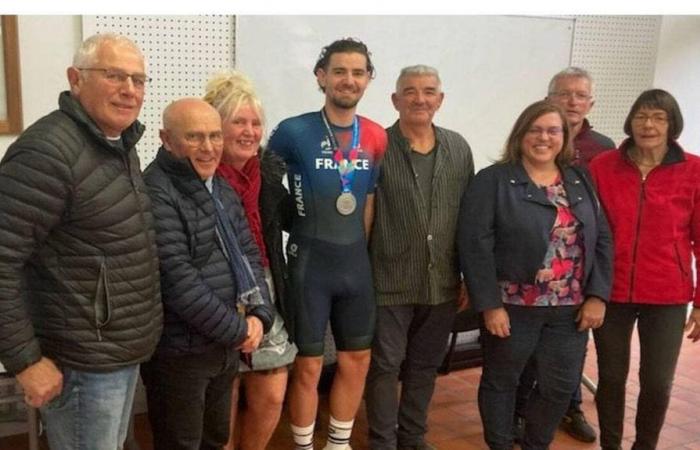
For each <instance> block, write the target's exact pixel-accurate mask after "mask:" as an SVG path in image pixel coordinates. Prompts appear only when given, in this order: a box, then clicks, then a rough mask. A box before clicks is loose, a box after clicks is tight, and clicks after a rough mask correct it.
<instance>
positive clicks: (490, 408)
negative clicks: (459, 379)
mask: <svg viewBox="0 0 700 450" xmlns="http://www.w3.org/2000/svg"><path fill="white" fill-rule="evenodd" d="M569 133H570V131H569V126H568V124H567V121H566V116H565V115H564V113H563V111H562V110H561V109H560V108H559V107H557V106H555V105H553V104H551V103H549V102H546V101H540V102H536V103H533V104H532V105H530V106H528V107H527V108H526V109H525V110H524V111H523V112H522V114H520V117H518V120H517V121H516V122H515V125H514V126H513V130H512V131H511V133H510V136H509V137H508V141H507V143H506V148H505V150H504V152H503V155H502V156H501V159H500V160H499V161H498V162H497V163H496V164H493V165H492V166H490V167H487V168H485V169H483V170H481V171H480V172H479V174H477V176H476V177H475V179H474V181H473V182H472V184H471V186H470V187H469V189H468V191H467V194H466V195H465V197H464V199H463V201H462V205H461V212H460V227H459V239H458V240H459V250H460V259H461V264H462V269H463V271H464V276H465V281H466V284H467V288H468V290H469V296H470V299H471V303H472V305H473V307H474V308H475V309H476V310H477V311H479V312H481V314H482V338H481V339H482V346H483V351H484V366H483V372H482V377H481V383H480V386H479V411H480V413H481V419H482V422H483V426H484V437H485V440H486V443H487V444H488V445H489V448H491V449H492V450H505V449H508V450H510V449H512V446H513V433H512V425H513V413H514V407H515V393H516V389H517V386H518V380H519V378H520V374H521V373H522V371H523V369H524V367H525V365H526V363H527V362H528V361H529V360H530V358H534V361H535V365H536V374H537V384H538V388H537V389H536V390H535V391H534V392H533V394H532V396H531V398H530V401H529V403H528V407H527V410H526V413H525V435H524V438H523V441H522V442H521V447H522V448H523V449H525V450H532V449H546V448H548V446H549V444H550V443H551V441H552V439H553V437H554V432H555V430H556V428H557V425H558V424H559V422H560V421H561V418H562V416H563V415H564V413H565V411H566V409H567V407H568V404H569V400H570V398H571V394H572V392H573V391H574V389H575V388H576V385H577V383H578V380H579V378H580V374H581V367H582V364H583V355H584V350H585V347H586V342H587V340H588V330H589V329H591V328H597V327H599V326H600V325H601V324H602V323H603V318H604V316H605V302H606V300H607V298H608V295H609V292H610V284H611V271H612V270H611V264H612V261H611V253H612V248H611V246H612V243H611V241H610V236H609V230H608V225H607V222H606V220H605V216H604V214H603V212H602V210H601V208H600V205H599V204H598V201H597V198H596V195H595V192H594V190H593V187H592V185H591V184H590V183H589V180H588V179H587V177H586V175H585V174H584V173H583V172H582V171H581V170H580V169H575V168H572V167H571V166H570V164H569V163H570V161H571V157H572V150H571V146H570V134H569Z"/></svg>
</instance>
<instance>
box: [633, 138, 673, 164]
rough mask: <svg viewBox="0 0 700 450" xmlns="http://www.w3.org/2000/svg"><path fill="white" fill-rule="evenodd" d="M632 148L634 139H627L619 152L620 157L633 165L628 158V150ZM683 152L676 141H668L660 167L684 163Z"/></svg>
mask: <svg viewBox="0 0 700 450" xmlns="http://www.w3.org/2000/svg"><path fill="white" fill-rule="evenodd" d="M633 146H634V139H632V138H627V139H625V140H624V142H622V144H620V151H621V152H622V157H623V158H624V160H625V161H627V162H628V163H630V164H632V165H635V163H634V161H632V158H630V154H629V152H630V150H631V149H632V147H633ZM685 160H686V158H685V151H684V150H683V147H681V145H680V144H679V143H678V142H677V141H673V140H671V141H668V151H667V152H666V154H665V155H664V159H663V160H662V161H661V165H662V166H667V165H669V164H676V163H682V162H685Z"/></svg>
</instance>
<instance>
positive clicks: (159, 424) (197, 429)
mask: <svg viewBox="0 0 700 450" xmlns="http://www.w3.org/2000/svg"><path fill="white" fill-rule="evenodd" d="M160 137H161V141H162V142H163V146H162V147H161V148H160V149H159V150H158V154H157V156H156V159H155V160H154V161H153V163H151V164H150V165H149V166H148V168H147V169H146V171H145V174H144V178H145V180H146V184H147V185H148V193H149V194H150V196H151V200H152V201H153V214H154V216H155V221H156V234H157V242H158V253H159V255H160V262H161V265H160V273H161V286H162V291H163V308H164V316H165V320H164V322H165V325H164V327H163V337H162V338H161V340H160V342H159V344H158V348H157V350H156V352H155V354H154V356H153V358H152V359H151V361H149V362H148V363H146V364H144V365H143V366H142V368H141V376H142V377H143V382H144V384H145V386H146V395H147V399H148V411H149V420H150V422H151V429H152V430H153V444H154V448H155V449H156V450H159V449H162V450H170V449H192V450H198V449H204V448H207V449H214V448H221V447H222V446H223V445H224V444H226V442H227V440H228V434H229V415H230V411H231V408H230V403H231V386H232V383H233V378H234V377H235V375H236V373H237V371H238V361H239V357H241V356H243V357H246V355H248V356H249V355H250V353H251V352H252V351H253V350H255V349H256V348H257V346H258V344H259V343H260V340H261V339H262V336H263V333H264V332H267V331H268V330H269V328H270V327H271V326H272V319H273V315H272V309H271V307H270V298H269V293H268V290H267V284H266V283H265V278H264V272H263V268H262V263H261V258H260V253H259V250H258V247H257V245H256V243H255V240H254V238H253V235H252V234H251V232H250V229H249V228H248V221H247V219H246V216H245V212H244V210H243V206H242V205H241V203H240V200H239V199H238V197H237V196H236V194H235V193H234V191H233V190H232V189H231V187H230V186H229V184H228V183H227V182H226V181H225V180H223V179H222V178H220V177H218V176H216V175H215V173H216V168H217V167H218V166H219V161H220V160H221V154H222V151H223V144H224V138H223V132H222V129H221V117H220V116H219V113H218V112H217V111H216V110H215V109H214V108H213V107H212V106H211V105H209V104H208V103H206V102H204V101H202V100H199V99H194V98H189V99H182V100H178V101H176V102H174V103H172V104H170V105H169V106H168V107H167V108H166V109H165V111H164V112H163V129H162V130H161V131H160ZM246 362H247V363H248V364H249V365H250V364H251V361H250V359H248V360H247V361H246Z"/></svg>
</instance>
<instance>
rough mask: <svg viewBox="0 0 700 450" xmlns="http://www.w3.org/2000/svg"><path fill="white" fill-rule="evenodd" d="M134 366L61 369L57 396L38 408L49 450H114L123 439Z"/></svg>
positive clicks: (136, 367) (134, 382)
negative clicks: (96, 370) (105, 369)
mask: <svg viewBox="0 0 700 450" xmlns="http://www.w3.org/2000/svg"><path fill="white" fill-rule="evenodd" d="M138 367H139V366H138V365H133V366H128V367H126V368H123V369H119V370H115V371H111V372H85V371H81V370H75V369H70V368H67V367H63V368H62V372H63V390H62V391H61V395H59V396H58V397H56V398H55V399H53V400H52V401H51V402H50V403H49V404H47V405H46V406H44V407H42V408H41V417H42V420H43V421H44V423H45V425H46V436H47V439H48V441H49V447H50V448H51V450H115V449H121V448H122V446H123V445H124V440H125V439H126V433H127V430H128V427H129V418H130V417H131V407H132V404H133V402H134V392H135V390H136V382H137V380H138V373H139V372H138Z"/></svg>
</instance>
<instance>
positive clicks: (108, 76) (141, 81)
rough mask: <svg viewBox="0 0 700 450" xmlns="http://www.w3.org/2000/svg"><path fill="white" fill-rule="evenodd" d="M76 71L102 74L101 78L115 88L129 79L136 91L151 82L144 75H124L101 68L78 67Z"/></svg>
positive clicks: (149, 78) (115, 70) (114, 70)
mask: <svg viewBox="0 0 700 450" xmlns="http://www.w3.org/2000/svg"><path fill="white" fill-rule="evenodd" d="M78 70H88V71H93V72H102V76H103V77H104V79H105V80H107V82H108V83H110V84H113V85H115V86H118V85H121V84H124V83H126V80H128V79H129V78H131V83H132V84H133V85H134V87H135V88H136V89H143V88H144V87H145V86H146V83H150V82H151V81H152V79H151V77H149V76H147V75H146V74H145V73H131V74H130V73H126V72H124V71H123V70H119V69H103V68H101V67H78Z"/></svg>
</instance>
